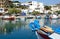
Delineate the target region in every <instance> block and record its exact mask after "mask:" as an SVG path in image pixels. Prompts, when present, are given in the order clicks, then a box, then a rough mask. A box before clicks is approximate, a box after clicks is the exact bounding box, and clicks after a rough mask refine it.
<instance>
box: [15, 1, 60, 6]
mask: <svg viewBox="0 0 60 39" xmlns="http://www.w3.org/2000/svg"><path fill="white" fill-rule="evenodd" d="M15 1H20V2H29V1H38V2H42V3H43V4H45V5H53V4H58V3H60V0H15Z"/></svg>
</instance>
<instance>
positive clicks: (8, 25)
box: [0, 20, 25, 34]
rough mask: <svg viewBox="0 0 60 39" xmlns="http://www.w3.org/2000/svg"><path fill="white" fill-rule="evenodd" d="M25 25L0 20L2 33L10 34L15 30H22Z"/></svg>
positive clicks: (0, 31) (19, 22)
mask: <svg viewBox="0 0 60 39" xmlns="http://www.w3.org/2000/svg"><path fill="white" fill-rule="evenodd" d="M22 25H25V24H23V23H22V22H21V21H18V22H17V21H16V22H15V21H8V20H0V33H5V34H6V33H10V32H12V31H13V30H16V29H18V28H21V26H22Z"/></svg>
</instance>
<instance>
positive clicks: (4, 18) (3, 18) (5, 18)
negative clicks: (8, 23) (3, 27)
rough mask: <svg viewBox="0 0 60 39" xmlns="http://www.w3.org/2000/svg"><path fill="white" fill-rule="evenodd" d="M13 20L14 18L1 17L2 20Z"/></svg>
mask: <svg viewBox="0 0 60 39" xmlns="http://www.w3.org/2000/svg"><path fill="white" fill-rule="evenodd" d="M14 19H15V17H14V16H7V15H6V16H3V17H2V20H14Z"/></svg>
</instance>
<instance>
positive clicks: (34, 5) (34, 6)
mask: <svg viewBox="0 0 60 39" xmlns="http://www.w3.org/2000/svg"><path fill="white" fill-rule="evenodd" d="M28 3H29V10H30V11H38V12H40V13H43V10H44V5H43V3H40V2H37V1H31V2H28Z"/></svg>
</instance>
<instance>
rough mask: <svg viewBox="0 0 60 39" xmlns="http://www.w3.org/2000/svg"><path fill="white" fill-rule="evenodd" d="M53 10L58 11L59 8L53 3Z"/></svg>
mask: <svg viewBox="0 0 60 39" xmlns="http://www.w3.org/2000/svg"><path fill="white" fill-rule="evenodd" d="M51 10H52V11H58V10H59V8H58V7H57V6H56V5H51Z"/></svg>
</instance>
